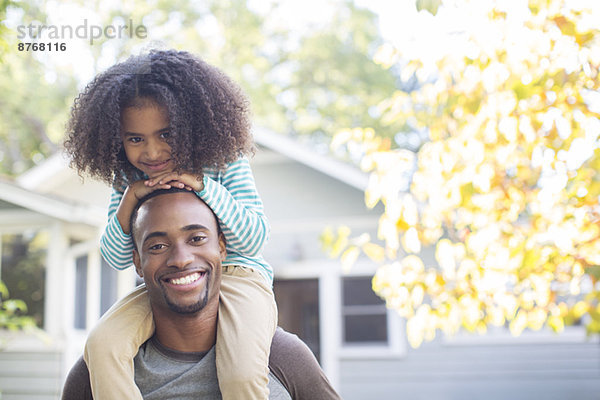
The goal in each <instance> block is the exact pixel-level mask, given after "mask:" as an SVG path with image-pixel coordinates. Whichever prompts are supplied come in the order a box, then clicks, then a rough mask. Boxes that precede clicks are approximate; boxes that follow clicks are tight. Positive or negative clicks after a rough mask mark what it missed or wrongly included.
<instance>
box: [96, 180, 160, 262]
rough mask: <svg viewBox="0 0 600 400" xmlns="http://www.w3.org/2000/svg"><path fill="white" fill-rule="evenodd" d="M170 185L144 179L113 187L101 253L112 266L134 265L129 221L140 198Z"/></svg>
mask: <svg viewBox="0 0 600 400" xmlns="http://www.w3.org/2000/svg"><path fill="white" fill-rule="evenodd" d="M170 187H171V186H170V185H168V184H159V185H154V186H152V187H149V186H147V185H146V184H145V180H143V179H142V180H139V181H136V182H133V183H132V184H131V185H129V186H125V187H123V188H122V190H115V189H113V192H112V194H111V196H110V203H109V205H108V223H107V225H106V228H105V230H104V233H103V234H102V237H101V238H100V253H101V254H102V257H104V259H105V260H106V262H107V263H108V264H109V265H110V266H111V267H113V268H116V269H125V268H128V267H129V266H131V265H132V259H133V257H132V251H133V242H132V240H131V234H130V232H129V221H130V218H131V213H132V212H133V210H134V209H135V207H136V205H137V203H138V201H139V199H141V198H142V197H144V196H145V195H147V194H148V193H150V192H152V191H154V190H161V189H169V188H170Z"/></svg>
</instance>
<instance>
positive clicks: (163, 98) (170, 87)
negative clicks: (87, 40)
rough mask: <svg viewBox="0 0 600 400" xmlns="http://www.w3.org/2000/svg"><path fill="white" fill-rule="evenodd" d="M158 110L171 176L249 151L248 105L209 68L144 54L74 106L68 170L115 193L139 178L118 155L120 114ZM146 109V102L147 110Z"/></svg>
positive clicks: (170, 53) (180, 55)
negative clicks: (165, 126) (164, 124)
mask: <svg viewBox="0 0 600 400" xmlns="http://www.w3.org/2000/svg"><path fill="white" fill-rule="evenodd" d="M148 100H150V101H151V102H154V103H156V104H158V105H159V106H161V107H164V108H165V109H166V111H167V112H168V115H169V129H170V130H169V137H168V139H167V141H168V143H169V145H170V146H171V150H172V157H173V159H174V160H175V163H176V166H177V170H178V171H186V172H189V173H196V174H199V173H200V172H201V171H202V169H203V168H205V167H209V168H217V169H223V168H224V167H225V166H226V164H228V163H230V162H233V161H235V160H237V159H238V158H239V157H241V156H243V155H251V154H252V153H253V151H254V144H253V140H252V134H251V131H250V116H249V114H250V112H249V103H248V100H247V98H246V96H245V94H244V93H243V91H242V90H241V89H240V87H239V86H238V85H237V84H235V83H234V82H233V81H232V80H231V79H230V78H229V77H227V76H226V75H225V74H224V73H223V72H221V71H220V70H219V69H217V68H216V67H213V66H211V65H208V64H207V63H205V62H204V61H202V60H200V59H199V58H197V57H195V56H193V55H192V54H190V53H188V52H184V51H174V50H167V51H157V50H154V51H150V52H149V53H148V54H144V55H139V56H132V57H130V58H129V59H127V60H126V61H124V62H122V63H119V64H116V65H114V66H113V67H111V68H109V69H108V70H106V71H105V72H103V73H101V74H99V75H98V76H97V77H96V78H95V79H94V80H93V81H92V82H91V83H89V84H88V85H87V87H86V88H85V89H84V90H83V92H82V93H81V94H79V96H78V97H77V98H76V99H75V102H74V104H73V108H72V110H71V118H70V121H69V123H68V126H67V138H66V140H65V142H64V147H65V150H66V152H67V154H68V155H69V156H70V157H71V166H73V167H74V168H76V169H77V170H78V171H79V173H80V174H82V173H87V174H89V175H90V176H92V177H96V178H99V179H101V180H103V181H105V182H107V183H109V184H113V185H115V186H120V185H121V184H123V182H124V180H123V178H124V177H125V178H127V179H128V180H129V181H130V182H131V181H133V180H135V179H136V178H137V179H139V173H140V171H138V170H137V169H136V168H135V167H133V166H132V165H131V164H130V163H129V161H127V158H126V156H125V151H124V149H123V145H122V140H121V132H120V131H121V111H122V110H123V109H124V108H127V107H142V106H145V105H148V104H149V103H148ZM150 104H151V103H150Z"/></svg>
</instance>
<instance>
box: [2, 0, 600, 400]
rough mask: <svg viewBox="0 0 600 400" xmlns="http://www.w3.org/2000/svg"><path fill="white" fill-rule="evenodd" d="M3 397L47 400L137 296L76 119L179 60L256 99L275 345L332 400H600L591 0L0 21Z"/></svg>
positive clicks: (10, 10)
mask: <svg viewBox="0 0 600 400" xmlns="http://www.w3.org/2000/svg"><path fill="white" fill-rule="evenodd" d="M0 13H1V19H2V23H1V24H0V57H1V58H0V72H1V73H0V89H1V90H0V114H1V118H0V256H1V258H0V279H1V281H2V284H0V293H1V305H0V328H2V330H1V331H0V392H1V393H2V398H3V399H4V400H7V399H28V400H29V399H40V400H41V399H57V398H59V396H60V391H61V387H62V384H63V381H64V377H65V376H66V373H67V372H68V370H69V369H70V367H71V366H72V364H73V363H74V361H75V360H76V359H77V357H79V356H80V355H81V352H82V349H83V343H84V340H85V337H86V335H87V332H89V329H90V328H91V327H93V326H94V324H95V322H96V321H97V320H98V318H99V317H100V316H101V315H102V313H104V312H105V311H106V310H107V309H108V308H109V307H110V305H111V304H113V303H114V301H115V300H116V299H118V298H119V297H121V296H123V295H124V294H126V293H127V292H128V291H129V290H131V288H133V286H134V285H135V274H134V272H133V271H132V270H129V271H124V272H117V271H115V270H112V269H111V268H110V267H108V266H107V265H106V264H105V263H104V261H103V260H102V259H101V257H100V256H99V252H98V238H99V235H100V232H102V230H103V227H104V224H105V223H106V207H107V204H108V197H109V188H108V187H107V186H106V185H105V184H103V183H101V182H97V181H94V180H92V179H90V178H86V177H79V176H78V175H77V174H76V173H75V172H73V171H72V170H71V169H70V168H69V166H68V160H66V159H65V158H64V157H63V155H62V154H61V143H62V140H63V136H64V132H65V124H66V122H67V120H68V118H69V112H70V108H71V106H72V104H73V101H74V99H75V98H76V96H77V94H78V92H79V91H80V90H82V89H83V88H84V87H85V85H86V84H87V83H88V82H90V81H91V80H92V79H93V77H94V76H95V75H96V74H97V73H99V72H101V71H103V70H105V69H106V68H108V67H109V66H111V65H113V64H114V63H116V62H118V61H122V60H124V59H126V58H127V57H128V56H129V55H131V54H139V53H143V52H146V51H148V50H150V49H153V48H161V49H166V48H175V49H179V50H186V51H190V52H192V53H195V54H197V55H198V56H200V57H201V58H203V59H204V60H205V61H207V62H208V63H210V64H213V65H215V66H218V67H219V68H221V69H222V70H223V71H225V72H226V73H227V74H228V75H229V76H231V77H232V78H233V79H234V80H235V81H237V82H238V83H239V84H240V85H241V86H242V87H243V88H244V90H245V91H246V92H247V94H248V95H249V97H250V100H251V103H252V112H253V122H254V136H255V140H256V143H257V146H258V151H257V154H256V156H255V157H254V158H253V159H252V167H253V171H254V174H255V179H256V183H257V187H258V190H259V193H260V194H261V196H262V198H263V201H264V204H265V209H266V213H267V215H268V217H269V219H270V222H271V225H272V231H271V239H270V242H269V244H268V245H267V248H266V249H265V257H266V258H267V260H268V261H269V262H270V263H271V264H272V265H273V267H274V270H275V284H274V291H275V294H276V298H277V302H278V306H279V318H280V325H281V326H283V327H284V328H286V329H287V330H289V331H291V332H294V333H296V334H298V335H299V336H300V337H301V338H302V339H303V340H304V341H305V342H306V343H307V344H308V345H309V347H310V348H311V349H312V350H313V352H314V353H315V356H316V357H317V358H318V360H319V362H320V363H321V365H322V366H323V368H324V370H325V371H326V373H327V375H328V376H329V378H330V379H331V381H332V383H333V384H334V386H335V387H336V389H337V390H338V391H339V393H340V394H341V395H342V397H343V398H344V399H366V398H373V397H375V398H380V399H401V398H402V399H481V398H485V399H533V398H542V397H543V398H546V399H596V398H597V397H598V388H599V387H600V343H599V340H598V332H600V305H599V300H600V283H599V282H598V280H599V279H600V235H599V234H600V226H599V224H598V221H599V218H600V214H599V211H600V209H599V206H598V199H599V195H600V176H599V175H598V172H597V171H598V168H599V167H600V151H599V149H598V143H599V141H598V135H599V134H600V120H599V118H600V79H599V77H598V71H599V68H600V32H599V31H598V29H599V27H600V5H598V4H597V2H596V1H595V0H529V1H524V0H504V1H500V0H497V1H493V0H481V1H474V0H472V1H469V0H446V1H442V0H397V1H385V0H375V1H366V0H354V1H344V0H335V1H334V0H322V1H315V0H310V1H302V2H300V1H298V0H284V1H269V0H246V1H243V0H225V1H223V0H221V1H212V0H206V1H194V2H185V1H178V0H171V1H170V0H164V1H158V0H155V1H146V2H141V1H128V2H120V1H102V2H100V1H92V2H85V3H84V2H83V1H61V2H58V1H33V0H22V1H11V0H2V1H0Z"/></svg>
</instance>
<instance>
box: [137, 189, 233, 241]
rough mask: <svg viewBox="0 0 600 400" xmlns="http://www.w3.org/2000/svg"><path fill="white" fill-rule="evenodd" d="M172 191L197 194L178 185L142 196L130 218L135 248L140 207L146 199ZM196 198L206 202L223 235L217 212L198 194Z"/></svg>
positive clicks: (219, 231) (218, 232)
mask: <svg viewBox="0 0 600 400" xmlns="http://www.w3.org/2000/svg"><path fill="white" fill-rule="evenodd" d="M171 193H190V194H193V195H194V196H196V194H195V193H194V192H191V191H189V190H186V189H180V188H176V187H171V188H169V189H157V190H153V191H152V192H150V193H148V194H147V195H145V196H144V197H142V198H141V199H139V201H138V202H137V204H136V205H135V207H134V208H133V211H132V212H131V217H130V218H129V233H130V235H131V241H132V242H133V248H134V249H136V250H138V248H137V244H136V243H135V236H134V235H135V232H134V229H133V228H134V226H135V221H136V220H137V217H138V211H139V210H140V208H141V207H142V205H143V204H144V203H145V202H146V201H148V200H150V199H151V198H153V197H156V196H160V195H163V194H171ZM196 198H197V199H198V201H200V202H202V203H204V204H205V205H206V207H208V208H209V210H210V211H211V212H212V214H213V216H214V217H215V221H216V223H217V234H218V235H221V225H220V224H219V218H217V215H216V214H215V212H214V211H213V210H212V208H210V206H209V205H208V204H206V202H205V201H204V200H202V199H201V198H200V197H198V196H196Z"/></svg>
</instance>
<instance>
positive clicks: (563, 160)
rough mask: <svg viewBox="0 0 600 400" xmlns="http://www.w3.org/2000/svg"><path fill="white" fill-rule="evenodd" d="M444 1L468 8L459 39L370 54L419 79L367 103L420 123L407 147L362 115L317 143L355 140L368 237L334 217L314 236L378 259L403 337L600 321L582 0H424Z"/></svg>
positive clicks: (598, 50) (593, 64) (594, 95)
mask: <svg viewBox="0 0 600 400" xmlns="http://www.w3.org/2000/svg"><path fill="white" fill-rule="evenodd" d="M422 3H439V2H431V1H430V2H422ZM517 3H518V4H517ZM475 4H477V7H474V6H475ZM507 4H509V5H507ZM586 4H588V5H587V6H586ZM453 7H456V9H455V11H456V14H455V15H460V14H463V15H466V14H469V13H471V14H473V13H479V14H478V15H477V17H478V18H479V20H480V21H484V22H482V23H481V24H477V27H480V28H479V30H478V29H472V30H467V31H465V32H462V33H461V34H460V35H459V36H457V37H455V38H454V39H453V40H457V41H459V42H460V43H459V44H460V46H457V47H454V48H452V49H451V50H449V51H448V52H446V53H443V54H435V55H430V57H423V58H412V59H411V58H409V57H408V56H406V55H404V54H403V51H402V49H396V48H393V47H392V46H390V45H387V46H384V47H382V48H381V51H380V52H379V53H378V55H377V57H376V59H377V60H378V61H379V62H380V63H382V65H386V66H388V67H390V66H396V67H401V69H402V75H403V76H409V77H410V76H412V77H415V76H416V77H418V78H419V81H420V84H421V85H422V86H421V87H420V89H419V90H416V91H413V92H410V93H407V92H402V91H398V92H397V93H396V94H395V95H394V96H392V97H391V98H389V99H388V100H386V101H384V102H383V103H381V104H380V107H381V109H382V111H383V118H387V119H391V120H400V121H406V122H407V123H409V124H410V125H411V126H413V127H414V129H415V131H424V132H427V133H428V139H427V140H426V141H425V142H424V143H423V144H422V145H421V146H420V148H419V149H418V150H417V151H416V152H412V151H409V150H407V149H402V148H392V147H391V146H390V145H389V143H388V142H386V141H385V140H383V139H382V137H381V135H379V134H377V133H376V132H374V131H372V130H368V129H355V130H346V131H342V132H340V133H339V134H338V135H337V136H336V137H335V139H334V141H333V143H332V145H333V146H344V145H347V144H348V143H353V144H354V145H355V146H356V145H357V144H358V145H360V146H361V148H362V149H363V151H364V153H365V155H364V157H363V159H362V163H361V165H362V167H363V169H364V170H366V171H369V172H370V183H369V187H368V189H367V191H366V193H365V201H366V204H367V205H368V206H369V207H373V206H374V205H375V204H377V203H378V202H382V203H383V205H384V209H385V211H384V212H383V214H382V215H381V218H380V221H379V229H378V237H379V239H380V240H381V241H380V242H378V243H377V242H373V241H370V240H366V239H367V238H365V236H364V235H363V236H361V237H360V240H358V239H351V238H350V234H349V232H347V231H346V230H341V231H340V232H341V234H338V235H337V236H335V235H332V234H331V233H330V234H328V235H325V236H324V238H325V244H326V245H327V247H328V249H329V251H330V252H331V253H332V254H333V255H335V256H341V257H342V261H344V263H345V264H351V263H352V262H353V260H354V259H355V258H356V257H358V253H359V250H360V249H362V250H363V251H364V252H366V253H367V255H369V256H371V257H372V258H374V259H376V260H378V261H379V262H381V266H380V267H379V269H378V271H377V273H376V274H375V276H374V277H373V289H374V291H375V292H376V293H377V294H378V295H379V296H381V297H382V298H384V299H385V300H386V303H387V305H388V307H391V308H393V309H396V310H397V311H398V312H399V313H400V315H402V316H403V317H405V318H406V319H407V336H408V340H409V342H410V344H411V345H412V346H414V347H417V346H419V345H420V344H421V343H422V341H423V340H431V339H432V338H433V337H434V336H435V335H436V332H437V331H438V330H440V331H442V332H444V333H446V334H453V333H455V332H457V331H458V330H459V329H461V328H462V329H466V330H467V331H471V332H485V331H486V329H487V327H488V326H504V325H508V326H509V328H510V331H511V332H512V334H514V335H519V334H520V333H521V332H522V331H523V330H524V329H533V330H537V329H541V328H542V327H544V326H547V327H550V328H551V329H553V330H554V331H557V332H560V331H562V330H563V328H564V326H565V325H566V324H573V323H577V322H580V321H581V322H583V323H584V324H586V326H587V329H588V332H590V333H592V332H596V333H597V332H600V256H599V255H600V226H599V221H600V219H599V217H600V206H599V204H598V199H599V196H600V174H599V172H598V171H600V149H599V146H598V143H599V141H598V139H599V138H598V135H599V133H600V120H599V117H600V101H599V97H600V92H599V90H600V79H599V76H598V72H599V68H600V32H599V31H598V29H597V26H594V25H593V24H591V23H590V21H591V20H592V18H591V16H592V15H593V14H592V12H595V13H596V14H595V15H596V16H597V15H598V9H595V10H592V9H591V7H597V6H596V5H595V3H594V5H592V2H590V3H584V2H579V3H572V2H568V1H561V0H529V1H528V2H502V1H493V2H487V3H485V5H484V3H482V2H472V1H467V0H465V1H454V2H442V5H441V7H440V8H439V10H437V5H435V4H434V7H433V10H437V11H438V16H436V18H438V17H439V16H440V13H441V12H442V11H444V12H446V13H450V12H451V11H452V10H453ZM477 27H475V28H477ZM486 39H487V40H486ZM427 248H430V249H432V251H434V253H435V261H434V262H426V261H424V257H423V250H424V249H427Z"/></svg>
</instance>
